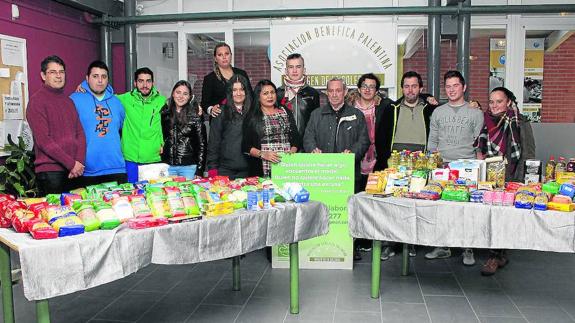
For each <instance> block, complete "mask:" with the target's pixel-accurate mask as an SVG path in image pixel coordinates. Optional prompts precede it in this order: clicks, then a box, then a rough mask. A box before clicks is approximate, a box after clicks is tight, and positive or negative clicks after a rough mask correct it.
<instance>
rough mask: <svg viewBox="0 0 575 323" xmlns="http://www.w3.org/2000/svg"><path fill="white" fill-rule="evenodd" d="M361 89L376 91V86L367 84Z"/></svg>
mask: <svg viewBox="0 0 575 323" xmlns="http://www.w3.org/2000/svg"><path fill="white" fill-rule="evenodd" d="M361 89H362V90H375V85H366V84H363V85H362V86H361Z"/></svg>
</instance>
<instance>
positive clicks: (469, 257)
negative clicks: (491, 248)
mask: <svg viewBox="0 0 575 323" xmlns="http://www.w3.org/2000/svg"><path fill="white" fill-rule="evenodd" d="M463 264H464V265H465V266H473V265H475V257H473V250H471V249H465V250H463Z"/></svg>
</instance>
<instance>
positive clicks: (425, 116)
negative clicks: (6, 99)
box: [27, 43, 535, 274]
mask: <svg viewBox="0 0 575 323" xmlns="http://www.w3.org/2000/svg"><path fill="white" fill-rule="evenodd" d="M231 62H232V53H231V49H230V47H229V46H228V45H227V44H225V43H221V44H218V45H217V46H216V47H215V49H214V70H213V71H212V72H211V73H209V74H208V75H206V76H205V77H204V81H203V88H202V99H201V104H200V103H198V100H196V99H195V96H194V94H193V92H192V86H191V84H190V83H189V82H188V81H185V80H181V81H178V82H177V83H176V84H175V85H174V87H173V89H172V92H171V95H170V97H169V98H168V99H167V100H166V98H165V97H164V96H162V95H161V94H160V93H158V91H157V90H156V88H155V87H154V74H153V72H152V71H151V70H150V69H149V68H146V67H143V68H140V69H138V70H137V71H136V72H135V73H134V89H133V90H132V91H130V92H127V93H123V94H115V93H114V91H113V89H112V87H111V86H110V84H109V80H108V67H107V66H106V64H104V63H103V62H101V61H95V62H92V63H91V64H90V65H89V67H88V70H87V73H86V80H85V81H83V82H82V84H80V86H78V88H77V89H76V92H74V93H73V94H72V95H70V96H67V95H65V94H64V93H63V88H64V85H65V82H66V70H65V64H64V62H63V61H62V59H60V58H59V57H57V56H49V57H47V58H45V59H44V60H43V61H42V63H41V73H40V75H41V77H42V80H43V81H44V84H43V86H42V88H41V89H40V90H39V91H38V92H36V93H35V94H34V95H33V96H32V97H31V98H30V103H29V106H28V109H27V120H28V122H29V124H30V127H31V129H32V134H33V137H34V141H35V145H34V150H35V154H36V160H35V166H36V173H37V179H38V185H39V188H40V191H41V193H42V194H48V193H60V192H63V191H67V190H70V189H72V188H74V187H80V186H87V185H92V184H97V183H101V182H106V181H117V182H126V181H128V182H135V181H137V179H138V166H140V165H142V164H150V163H157V162H160V161H162V162H165V163H167V164H169V165H170V168H169V173H170V174H171V175H180V176H185V177H187V178H194V177H195V176H202V175H204V174H205V173H206V172H207V173H208V174H209V175H215V174H219V175H225V176H229V177H230V178H239V177H247V176H255V175H257V176H265V177H269V176H270V175H271V164H273V163H278V162H279V161H280V159H281V153H297V152H308V153H352V154H354V155H355V174H356V176H355V192H358V191H361V190H363V188H364V187H365V183H366V181H367V175H368V174H369V173H371V172H373V171H375V170H382V169H385V168H387V160H388V158H389V157H390V155H391V152H392V151H393V150H403V149H407V150H411V151H418V150H420V151H428V150H429V151H439V152H440V153H441V155H442V157H443V160H444V161H445V162H449V161H452V160H457V159H460V158H467V159H470V158H485V157H491V156H496V155H502V156H505V157H506V159H507V160H508V164H507V167H508V172H507V179H508V180H516V179H522V176H523V174H522V172H523V168H522V165H523V161H524V160H525V159H528V158H533V157H534V150H535V144H534V140H533V134H532V132H531V128H530V126H529V123H528V122H526V121H525V119H524V118H523V117H522V116H521V114H520V113H519V111H518V110H517V105H516V103H517V102H516V100H515V96H514V95H513V93H511V92H510V91H509V90H507V89H506V88H503V87H498V88H495V89H493V90H492V91H491V94H490V98H489V109H487V110H486V111H485V112H482V111H481V110H480V109H478V108H475V107H471V106H470V105H469V103H468V102H467V101H465V99H464V93H465V90H466V85H465V80H464V78H463V76H462V75H461V74H460V73H459V72H457V71H449V72H447V73H446V74H445V75H444V86H445V93H446V95H447V98H448V102H447V103H446V104H444V105H441V106H438V103H437V101H436V100H435V98H433V97H432V96H430V95H427V94H423V93H422V89H423V80H422V78H421V76H420V75H419V74H418V73H416V72H414V71H409V72H407V73H405V74H403V76H402V79H401V88H402V93H403V95H402V97H401V98H399V99H398V100H397V101H392V100H390V99H389V98H386V97H384V96H382V95H380V93H379V89H380V85H381V84H380V81H379V79H378V78H377V77H376V76H375V75H374V74H372V73H368V74H364V75H362V76H361V77H360V78H359V79H358V82H357V89H356V90H349V91H348V88H347V85H346V83H345V81H344V80H343V79H340V78H333V79H331V80H329V81H328V82H327V84H326V86H327V90H326V95H327V101H328V102H327V104H326V105H324V106H322V107H320V94H319V92H318V91H317V90H316V89H314V88H313V87H311V86H309V85H308V83H307V77H306V70H305V62H304V58H303V57H302V56H301V55H300V54H297V53H294V54H291V55H289V56H288V57H287V59H286V68H285V74H284V76H283V85H282V86H280V87H276V85H275V84H274V83H273V82H272V81H270V80H260V81H259V82H257V84H256V86H255V87H254V88H253V89H252V86H251V84H250V80H249V77H248V75H247V73H246V72H245V71H243V70H241V69H239V68H236V67H233V66H232V63H231ZM207 119H209V140H208V134H207V131H206V126H205V122H204V121H205V120H207ZM410 253H413V255H415V252H414V251H412V252H410ZM358 255H359V253H358ZM392 255H393V248H392V246H389V247H388V248H385V249H384V251H383V253H382V260H385V259H388V258H389V257H390V256H392ZM450 255H451V253H450V250H449V249H446V248H436V249H435V250H433V251H432V252H430V253H428V254H426V258H429V259H434V258H444V257H449V256H450ZM474 262H475V261H474V259H473V253H472V252H471V250H466V251H465V252H464V263H465V264H473V263H474ZM506 262H507V260H506V259H505V254H504V253H503V252H501V251H497V252H495V251H494V252H493V255H492V257H491V258H490V260H489V261H488V262H487V264H486V265H485V266H484V268H483V269H482V272H484V273H485V274H493V273H495V271H496V270H497V268H499V267H502V266H504V265H505V264H506Z"/></svg>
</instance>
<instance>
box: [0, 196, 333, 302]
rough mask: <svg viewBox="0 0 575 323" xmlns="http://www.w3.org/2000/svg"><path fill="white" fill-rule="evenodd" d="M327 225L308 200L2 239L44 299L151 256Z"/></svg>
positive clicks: (273, 239) (202, 257) (197, 253)
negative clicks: (153, 223)
mask: <svg viewBox="0 0 575 323" xmlns="http://www.w3.org/2000/svg"><path fill="white" fill-rule="evenodd" d="M328 230H329V223H328V210H327V207H326V206H325V205H324V204H322V203H319V202H314V201H311V202H308V203H302V204H296V203H286V204H283V203H282V204H277V205H276V208H274V209H271V210H266V211H259V212H247V211H245V210H243V211H238V212H236V213H234V214H232V215H224V216H220V217H214V218H206V219H203V220H200V221H195V222H188V223H180V224H172V225H167V226H163V227H158V228H149V229H142V230H132V229H129V228H128V227H126V226H125V225H122V226H121V227H119V228H117V229H115V230H109V231H106V230H101V231H93V232H88V233H85V234H82V235H77V236H71V237H63V238H58V239H53V240H34V239H32V238H31V237H30V235H29V234H22V233H16V232H14V231H13V230H11V229H0V240H1V241H2V242H4V243H7V244H8V245H11V246H15V247H16V248H17V249H18V252H19V255H20V263H21V266H22V280H23V284H24V285H23V287H24V295H25V296H26V298H27V299H28V300H41V299H47V298H52V297H55V296H59V295H64V294H69V293H72V292H75V291H79V290H84V289H88V288H91V287H95V286H98V285H101V284H105V283H108V282H111V281H114V280H117V279H120V278H123V277H125V276H128V275H129V274H132V273H134V272H136V271H137V270H139V269H141V268H143V267H145V266H147V265H149V264H150V263H155V264H188V263H196V262H204V261H211V260H217V259H223V258H228V257H234V256H238V255H242V254H245V253H247V252H250V251H253V250H257V249H261V248H263V247H265V246H273V245H277V244H282V243H293V242H297V241H301V240H306V239H310V238H313V237H316V236H320V235H323V234H326V233H327V232H328Z"/></svg>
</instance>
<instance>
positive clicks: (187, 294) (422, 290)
mask: <svg viewBox="0 0 575 323" xmlns="http://www.w3.org/2000/svg"><path fill="white" fill-rule="evenodd" d="M426 250H427V248H425V249H420V250H418V255H417V257H416V258H411V264H412V266H411V270H412V274H411V275H410V276H407V277H402V276H400V269H401V268H400V266H401V262H400V260H401V257H400V256H395V257H393V258H392V259H390V260H389V261H386V262H384V263H383V266H382V282H381V283H382V292H381V297H380V298H379V299H377V300H374V299H371V298H370V296H369V295H370V285H369V283H370V271H371V266H370V254H367V253H366V254H364V260H363V261H360V262H358V263H356V265H355V268H354V270H353V271H328V270H302V271H300V314H299V315H291V314H289V273H288V270H285V269H271V267H270V265H269V263H268V261H267V260H266V258H265V256H264V253H263V252H261V251H257V252H253V253H251V254H249V255H247V256H246V257H245V258H244V259H242V265H241V270H242V289H241V291H239V292H233V291H232V290H231V287H232V282H231V261H230V260H222V261H217V262H210V263H203V264H196V265H183V266H159V265H151V266H148V267H146V268H145V269H143V270H141V271H139V272H137V273H136V274H133V275H131V276H129V277H126V278H124V279H122V280H119V281H115V282H112V283H110V284H107V285H104V286H100V287H97V288H94V289H91V290H87V291H84V292H78V293H74V294H72V295H67V296H62V297H58V298H56V299H54V300H52V301H50V310H51V318H52V322H57V323H60V322H65V323H74V322H210V323H217V322H250V323H251V322H266V323H267V322H313V323H316V322H338V323H339V322H353V323H370V322H402V323H403V322H417V323H419V322H457V323H461V322H485V323H495V322H510V323H515V322H533V323H535V322H544V323H554V322H574V321H575V279H574V277H575V256H574V255H571V254H558V253H542V252H534V251H512V252H510V260H511V261H510V263H509V265H508V266H507V267H506V268H505V269H503V270H501V271H500V272H498V273H497V274H496V275H495V276H493V277H481V276H480V275H479V269H480V265H479V263H481V262H482V261H483V260H485V257H486V255H487V253H486V252H485V251H476V258H477V260H478V264H476V265H475V266H473V267H464V266H463V265H462V263H461V257H460V256H459V250H456V251H455V254H456V255H457V256H453V257H452V258H450V259H447V260H433V261H429V260H425V259H424V258H423V254H424V252H425V251H426ZM14 298H15V304H16V305H15V307H16V321H17V322H34V321H35V306H34V303H32V302H28V301H26V300H25V298H24V297H23V292H22V286H21V284H19V285H17V286H16V287H15V296H14Z"/></svg>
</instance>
